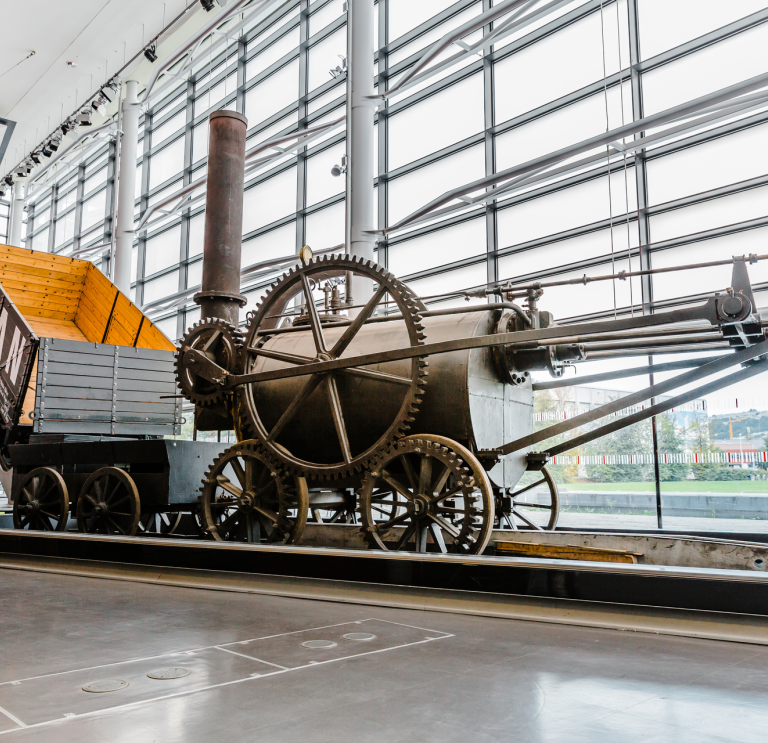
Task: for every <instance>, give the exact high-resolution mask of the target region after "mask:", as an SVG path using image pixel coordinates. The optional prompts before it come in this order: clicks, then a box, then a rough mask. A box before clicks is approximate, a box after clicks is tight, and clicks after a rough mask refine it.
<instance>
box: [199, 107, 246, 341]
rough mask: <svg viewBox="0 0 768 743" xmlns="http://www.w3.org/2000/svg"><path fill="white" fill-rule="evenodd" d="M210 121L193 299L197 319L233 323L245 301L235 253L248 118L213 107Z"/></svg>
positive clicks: (239, 241) (240, 240)
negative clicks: (198, 284)
mask: <svg viewBox="0 0 768 743" xmlns="http://www.w3.org/2000/svg"><path fill="white" fill-rule="evenodd" d="M209 121H210V134H209V138H208V186H207V191H206V202H205V203H206V206H205V238H204V243H203V287H202V291H200V292H198V293H197V294H195V302H197V304H199V305H200V316H201V318H217V319H221V320H226V321H227V322H229V323H231V324H232V325H234V326H235V327H237V325H238V321H239V318H240V307H243V306H245V304H246V298H245V297H244V296H243V295H242V294H240V251H241V248H242V243H243V181H244V168H245V132H246V130H247V128H248V119H246V118H245V116H243V115H242V114H239V113H237V112H236V111H214V112H213V113H212V114H211V115H210V117H209Z"/></svg>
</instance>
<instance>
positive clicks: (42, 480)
mask: <svg viewBox="0 0 768 743" xmlns="http://www.w3.org/2000/svg"><path fill="white" fill-rule="evenodd" d="M68 518H69V493H68V492H67V486H66V484H65V483H64V478H63V477H62V476H61V475H60V474H59V473H58V472H57V471H56V470H54V469H52V468H50V467H38V468H37V469H34V470H32V472H30V473H28V474H27V475H26V476H25V477H24V479H23V480H22V481H21V483H20V484H19V490H18V493H16V498H15V499H14V501H13V526H14V528H15V529H30V530H34V531H64V530H65V529H66V528H67V519H68Z"/></svg>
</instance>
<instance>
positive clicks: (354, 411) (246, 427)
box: [237, 256, 428, 480]
mask: <svg viewBox="0 0 768 743" xmlns="http://www.w3.org/2000/svg"><path fill="white" fill-rule="evenodd" d="M342 285H343V286H344V287H345V291H346V287H347V286H349V285H352V286H360V287H363V286H366V287H370V293H368V289H367V288H366V289H364V290H363V291H365V293H366V294H365V296H363V295H361V296H359V297H353V298H352V304H351V306H350V304H349V301H348V298H347V297H346V296H345V297H344V298H343V299H342V298H341V292H340V291H339V290H340V289H341V287H342ZM321 291H324V292H326V297H328V296H331V297H333V296H336V297H337V299H336V301H335V303H334V302H330V303H329V301H328V300H327V299H326V305H325V307H324V308H322V307H318V306H316V303H317V301H318V298H319V295H320V293H321ZM377 311H378V313H379V314H378V317H376V318H374V315H375V314H376V312H377ZM425 311H426V308H425V307H424V305H423V304H422V302H421V300H420V299H419V298H418V297H417V296H416V295H414V294H413V292H412V291H411V290H410V289H409V288H408V287H407V286H406V285H405V284H403V283H402V282H401V281H398V280H397V279H396V278H395V277H394V276H393V275H392V274H391V273H389V272H388V271H387V270H386V269H384V268H382V267H380V266H377V265H376V264H375V263H372V262H370V261H366V260H363V259H361V258H353V257H344V256H334V257H331V256H322V257H320V258H314V259H313V260H311V261H310V262H308V263H305V264H303V265H301V266H296V267H295V268H293V269H291V270H290V271H289V272H288V273H286V274H283V276H281V277H280V278H279V279H277V281H276V282H275V283H274V284H272V286H271V287H270V288H269V289H267V291H266V292H265V295H264V297H263V299H262V301H261V303H260V304H259V306H258V307H257V308H256V311H255V313H254V314H253V315H249V321H248V326H247V328H246V332H245V335H246V340H247V343H246V349H245V351H244V357H245V358H244V363H243V370H244V373H245V374H251V373H259V372H262V371H274V370H276V369H281V368H290V367H295V366H296V365H297V364H298V365H300V364H307V363H318V362H323V361H332V360H334V359H338V358H341V357H342V356H344V357H345V358H349V357H352V356H355V355H357V354H360V353H364V352H366V351H383V350H386V349H387V348H389V349H397V348H403V347H408V346H410V347H417V346H419V345H422V344H423V343H424V340H425V337H426V336H425V333H424V327H423V325H422V323H421V315H422V313H423V312H425ZM299 312H300V313H301V314H298V313H299ZM387 315H393V320H392V321H391V322H389V321H386V320H387ZM374 319H375V320H376V321H377V322H375V323H369V322H368V321H369V320H374ZM427 365H428V362H427V360H426V359H425V358H423V357H415V358H411V359H405V360H401V361H386V362H382V363H380V364H374V365H369V366H366V367H351V368H346V369H343V370H340V371H338V372H336V371H333V370H331V371H328V372H318V373H315V374H312V375H306V376H295V377H291V378H285V379H275V380H272V381H269V382H264V383H250V384H244V385H243V386H241V387H240V388H239V390H238V405H237V407H238V410H239V411H240V416H239V418H240V422H239V428H240V430H242V431H243V433H244V434H245V435H247V436H249V437H253V438H255V439H258V440H259V441H260V442H261V443H262V445H263V447H264V451H265V453H266V456H267V457H268V458H269V459H270V461H272V462H274V464H275V466H279V467H282V468H284V469H286V470H287V471H288V472H290V473H291V474H294V475H299V476H301V477H311V478H315V479H318V478H319V479H326V480H327V479H338V478H343V477H346V476H349V475H351V474H353V473H359V472H361V471H363V470H364V469H366V467H367V466H368V464H369V463H370V462H371V461H372V459H373V458H374V457H375V456H376V454H377V453H379V452H381V451H383V450H384V449H385V448H386V447H387V446H390V445H391V444H392V443H394V442H395V441H396V440H397V439H398V438H401V437H402V436H404V435H405V433H406V431H407V430H408V429H409V427H410V424H411V423H413V421H414V416H415V415H416V413H417V412H418V409H419V406H420V404H421V402H422V399H423V394H424V387H425V385H426V382H427ZM363 401H365V404H363ZM373 409H375V411H376V414H375V415H372V414H371V411H372V410H373Z"/></svg>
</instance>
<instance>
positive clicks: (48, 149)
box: [40, 142, 53, 157]
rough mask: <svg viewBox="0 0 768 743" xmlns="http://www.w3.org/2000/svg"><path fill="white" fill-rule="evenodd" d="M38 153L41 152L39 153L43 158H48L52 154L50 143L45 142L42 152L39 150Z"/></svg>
mask: <svg viewBox="0 0 768 743" xmlns="http://www.w3.org/2000/svg"><path fill="white" fill-rule="evenodd" d="M40 152H41V153H42V154H43V155H44V156H45V157H50V156H51V155H52V154H53V150H52V149H51V143H50V142H46V143H45V144H44V145H43V149H42V150H40Z"/></svg>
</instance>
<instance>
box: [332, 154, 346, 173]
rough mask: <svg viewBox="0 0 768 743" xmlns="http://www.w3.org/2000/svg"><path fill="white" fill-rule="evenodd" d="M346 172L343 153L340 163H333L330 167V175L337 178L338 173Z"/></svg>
mask: <svg viewBox="0 0 768 743" xmlns="http://www.w3.org/2000/svg"><path fill="white" fill-rule="evenodd" d="M346 172H347V156H346V155H343V156H342V158H341V165H334V166H333V167H332V168H331V175H332V176H333V177H334V178H338V177H339V176H340V175H343V174H344V173H346Z"/></svg>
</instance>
